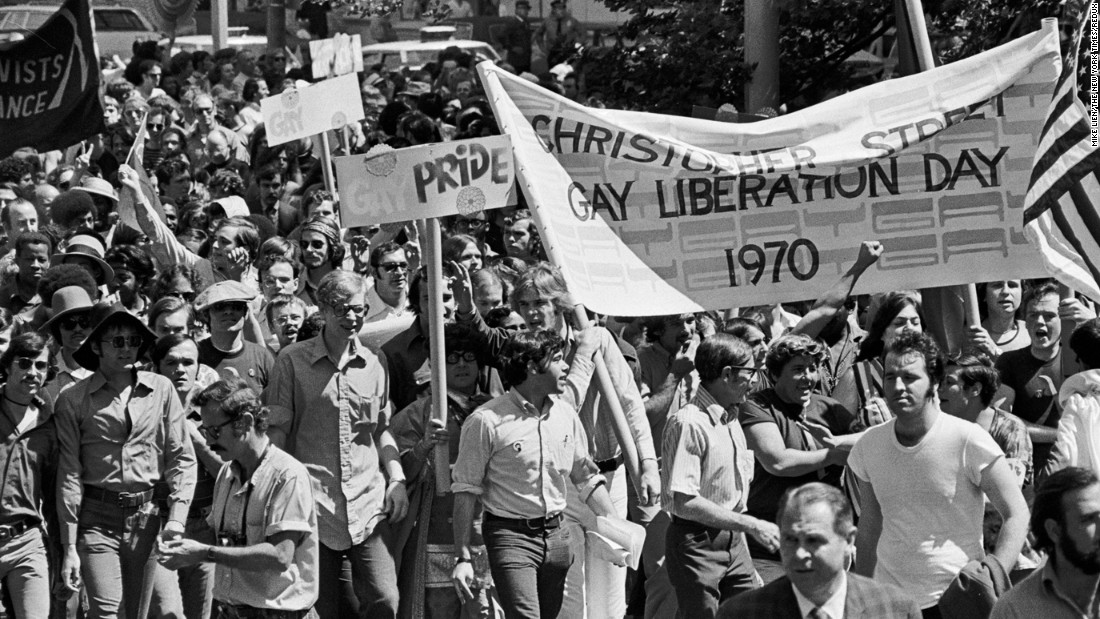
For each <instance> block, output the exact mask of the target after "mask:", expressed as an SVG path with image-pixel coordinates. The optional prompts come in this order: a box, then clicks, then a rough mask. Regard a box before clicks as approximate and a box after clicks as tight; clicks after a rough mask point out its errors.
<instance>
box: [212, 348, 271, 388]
mask: <svg viewBox="0 0 1100 619" xmlns="http://www.w3.org/2000/svg"><path fill="white" fill-rule="evenodd" d="M243 343H244V346H243V347H241V349H240V350H238V351H237V352H231V353H228V352H225V351H224V350H219V349H218V348H216V347H215V346H214V344H213V343H211V341H210V338H207V339H205V340H202V341H201V342H199V363H202V364H205V365H208V366H210V367H212V368H214V371H215V372H217V373H218V375H220V376H221V377H222V379H223V380H233V378H234V376H233V374H234V372H236V374H237V376H238V377H240V379H241V380H243V381H245V382H246V383H248V386H249V387H251V388H252V390H253V391H255V392H256V393H263V391H264V388H265V387H267V382H268V379H269V378H270V376H271V370H272V368H273V367H274V365H275V357H274V356H273V355H272V354H271V351H270V350H268V349H267V348H266V347H264V346H261V345H259V344H254V343H252V342H243Z"/></svg>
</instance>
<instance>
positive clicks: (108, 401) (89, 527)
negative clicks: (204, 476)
mask: <svg viewBox="0 0 1100 619" xmlns="http://www.w3.org/2000/svg"><path fill="white" fill-rule="evenodd" d="M91 324H93V325H94V327H92V329H91V333H89V334H88V338H87V339H86V340H85V341H84V343H83V344H82V345H81V346H80V348H78V349H77V351H76V352H75V353H74V354H73V358H74V359H75V360H76V361H77V362H78V363H80V364H81V365H83V366H84V367H85V368H87V369H89V370H92V371H93V373H92V375H91V376H89V377H88V378H86V379H84V380H82V381H80V382H78V383H76V384H74V385H72V386H70V387H69V388H68V389H66V390H65V391H64V392H62V393H61V395H60V396H59V397H58V400H57V406H56V413H55V414H56V416H57V426H58V432H57V433H58V452H59V458H58V472H57V483H58V486H59V488H58V496H59V497H60V498H59V501H58V503H59V504H58V511H59V520H60V523H61V535H60V538H61V544H62V547H63V548H64V551H63V559H62V562H61V576H60V577H61V582H62V583H63V585H64V586H65V587H66V588H68V589H69V590H71V591H76V590H77V589H78V588H79V587H80V583H81V581H83V583H84V586H85V588H86V590H87V592H88V603H89V605H90V609H89V616H91V617H107V616H129V617H136V616H138V607H139V606H140V604H141V600H142V597H143V594H146V595H149V594H151V592H149V591H147V590H144V589H143V587H144V586H145V584H144V583H145V582H148V580H149V579H145V578H143V574H144V571H145V566H146V563H147V562H148V560H149V556H150V553H151V552H152V551H153V550H154V548H155V546H156V544H157V542H158V540H159V541H167V540H170V539H176V538H179V537H180V536H181V535H182V534H183V532H184V523H185V522H186V520H187V513H188V508H189V506H190V504H191V498H192V496H193V494H194V491H195V475H196V473H195V467H196V463H195V453H194V450H193V449H192V447H191V442H190V440H189V439H188V435H187V429H186V427H185V426H184V423H185V422H184V416H183V415H184V413H183V405H182V404H181V403H180V400H179V397H178V396H177V395H176V388H175V385H174V384H173V383H172V381H170V380H169V379H168V378H166V377H164V376H160V375H158V374H154V373H152V372H146V371H143V370H140V369H139V368H140V366H141V363H142V358H143V356H144V353H145V351H147V350H148V349H149V348H150V347H151V346H152V345H153V342H154V341H155V340H156V337H155V336H154V335H153V332H152V331H150V330H149V328H148V327H146V326H145V324H144V323H143V322H142V321H141V320H140V319H139V318H137V317H136V316H134V315H133V314H131V313H129V312H127V311H126V309H125V308H123V307H122V306H121V305H106V304H101V305H99V306H96V307H95V309H94V310H93V311H92V314H91ZM161 481H162V482H163V483H165V484H166V486H167V490H168V497H167V510H166V512H165V513H166V514H167V517H166V518H165V517H164V516H162V515H161V514H162V512H161V510H160V507H159V506H158V504H157V501H156V500H154V496H153V495H154V485H156V484H157V482H161ZM138 583H143V584H142V585H140V586H139V585H138ZM169 605H172V606H177V605H178V603H173V604H169ZM161 610H162V609H153V612H154V614H158V615H159V614H161V612H160V611H161ZM163 610H164V611H165V612H176V616H180V613H181V612H182V611H181V610H179V609H168V608H166V609H163Z"/></svg>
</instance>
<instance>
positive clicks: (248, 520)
mask: <svg viewBox="0 0 1100 619" xmlns="http://www.w3.org/2000/svg"><path fill="white" fill-rule="evenodd" d="M208 522H209V523H210V526H211V527H213V529H214V531H215V532H216V533H218V534H226V535H240V534H242V533H243V534H244V536H245V542H246V543H247V544H248V545H249V546H255V545H256V544H262V543H263V542H265V541H267V539H268V538H270V537H272V536H274V535H278V534H279V533H284V532H287V531H294V532H298V533H301V534H302V535H301V538H300V539H299V540H298V543H297V544H296V545H295V546H294V559H293V560H292V561H291V563H290V565H288V566H287V567H286V569H285V570H283V571H281V572H278V573H275V572H274V570H249V569H240V568H233V567H229V566H226V565H221V564H218V565H216V566H215V568H214V598H215V599H217V600H219V601H221V602H226V603H229V604H238V605H246V606H251V607H253V608H266V609H272V610H306V609H308V608H311V607H312V606H313V604H314V603H315V602H316V601H317V592H318V568H317V562H318V548H317V513H316V511H315V510H314V508H313V492H312V490H311V488H310V481H309V473H308V472H307V471H306V469H305V467H304V466H302V464H301V463H300V462H298V461H297V460H295V459H294V458H292V457H291V456H290V455H289V454H288V453H286V452H285V451H283V450H282V449H279V448H278V447H276V446H275V445H270V446H269V447H268V448H267V451H266V452H265V453H264V454H263V456H262V458H261V460H260V463H259V464H258V465H257V466H256V470H255V471H253V472H252V477H251V478H249V479H247V480H245V479H242V478H241V469H240V465H238V464H237V463H236V462H228V463H226V464H225V466H223V467H222V470H221V472H220V473H218V480H217V482H215V486H214V508H213V509H212V510H211V512H210V517H209V520H208ZM242 524H243V525H244V526H243V527H242ZM242 528H243V529H244V530H243V531H242V530H241V529H242Z"/></svg>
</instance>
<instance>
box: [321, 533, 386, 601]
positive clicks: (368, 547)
mask: <svg viewBox="0 0 1100 619" xmlns="http://www.w3.org/2000/svg"><path fill="white" fill-rule="evenodd" d="M389 530H390V527H389V525H388V524H386V523H385V522H380V523H379V524H378V526H376V527H375V529H374V531H373V532H371V534H370V536H369V537H367V539H365V540H363V541H362V542H360V543H359V544H356V545H355V546H352V547H351V548H348V549H347V550H333V549H331V548H329V547H327V546H325V545H324V544H320V551H321V552H320V565H319V566H318V568H319V569H318V573H317V575H318V577H319V581H320V582H319V584H320V592H319V596H318V599H317V605H316V609H317V614H318V615H320V617H321V619H347V618H349V617H355V616H358V617H362V618H363V619H392V618H393V617H396V616H397V600H398V592H397V569H396V568H395V567H394V564H393V553H391V552H390V549H389V546H388V545H387V543H386V540H387V539H388V538H389ZM345 558H346V559H347V560H348V562H349V563H350V564H351V565H350V570H345V569H344V560H345ZM348 571H350V574H349V573H348Z"/></svg>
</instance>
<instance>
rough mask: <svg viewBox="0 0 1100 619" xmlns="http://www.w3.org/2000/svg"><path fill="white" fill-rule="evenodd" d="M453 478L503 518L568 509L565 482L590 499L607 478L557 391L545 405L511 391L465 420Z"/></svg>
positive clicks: (455, 484) (453, 485)
mask: <svg viewBox="0 0 1100 619" xmlns="http://www.w3.org/2000/svg"><path fill="white" fill-rule="evenodd" d="M452 480H453V481H452V483H451V491H452V492H455V493H458V492H469V493H472V494H476V495H480V496H481V502H482V505H484V506H485V509H486V511H488V512H490V513H493V514H496V515H497V516H501V517H504V518H543V517H548V516H554V515H556V514H560V513H562V512H563V511H565V497H566V493H567V489H568V488H567V486H566V484H568V483H572V484H573V485H574V486H576V487H577V488H578V489H579V490H580V491H581V496H582V497H584V498H586V499H587V497H588V496H589V495H590V494H591V492H592V490H593V489H595V488H596V486H597V485H598V484H599V483H600V482H602V481H604V477H603V476H602V475H600V474H599V471H598V470H597V469H596V464H595V462H593V461H592V458H590V457H589V455H588V440H587V437H586V436H585V434H584V427H583V426H582V425H581V421H580V418H579V417H578V416H577V412H576V410H575V409H574V408H573V407H572V406H569V405H568V404H567V403H565V401H563V400H562V399H560V398H558V397H557V396H550V397H549V398H548V399H547V402H546V404H545V405H544V406H543V408H542V410H539V409H537V408H536V407H535V405H534V404H532V403H531V402H529V401H527V400H526V399H525V398H524V397H523V396H522V395H520V394H519V392H518V391H516V390H515V389H511V390H509V391H508V392H507V393H505V394H504V395H502V396H500V397H497V398H493V399H492V400H490V401H489V402H487V403H486V404H485V405H484V406H482V407H480V408H478V409H477V410H475V411H474V412H473V413H471V414H470V416H469V417H467V418H466V421H465V422H463V424H462V438H461V440H460V441H459V450H458V460H457V461H456V462H455V465H454V470H453V472H452Z"/></svg>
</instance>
